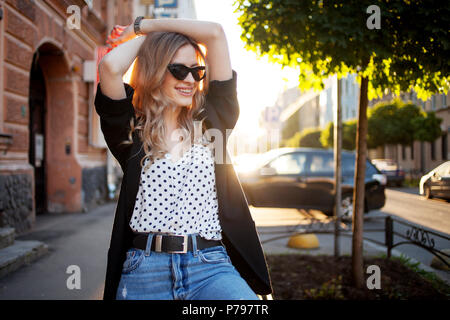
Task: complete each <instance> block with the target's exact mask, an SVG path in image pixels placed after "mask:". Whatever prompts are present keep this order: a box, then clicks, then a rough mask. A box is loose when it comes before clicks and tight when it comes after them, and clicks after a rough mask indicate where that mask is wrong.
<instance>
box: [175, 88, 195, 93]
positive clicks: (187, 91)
mask: <svg viewBox="0 0 450 320" xmlns="http://www.w3.org/2000/svg"><path fill="white" fill-rule="evenodd" d="M177 90H178V91H181V92H183V93H191V92H192V90H189V89H177Z"/></svg>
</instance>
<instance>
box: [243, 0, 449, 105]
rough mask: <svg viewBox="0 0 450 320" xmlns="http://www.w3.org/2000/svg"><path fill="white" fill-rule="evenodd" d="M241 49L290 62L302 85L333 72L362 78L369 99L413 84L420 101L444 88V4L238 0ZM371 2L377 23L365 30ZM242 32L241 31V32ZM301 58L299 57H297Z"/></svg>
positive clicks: (446, 20) (317, 81) (316, 83)
mask: <svg viewBox="0 0 450 320" xmlns="http://www.w3.org/2000/svg"><path fill="white" fill-rule="evenodd" d="M235 5H236V6H237V11H239V12H242V15H241V16H240V18H239V24H240V26H241V27H242V29H243V30H242V37H241V38H242V40H243V41H245V42H246V43H247V44H248V46H247V48H248V49H250V50H253V51H255V52H257V53H258V54H261V55H268V56H269V60H270V61H273V62H277V63H281V64H282V65H285V66H291V67H293V66H298V67H300V70H299V73H300V74H299V80H300V87H301V88H302V89H305V90H306V89H310V88H316V89H321V88H323V86H322V85H321V84H320V83H322V82H323V80H324V79H326V78H328V77H329V76H330V75H333V74H336V73H338V74H341V75H345V74H346V73H348V72H357V73H358V76H359V77H361V76H362V75H366V76H367V77H368V78H369V80H370V83H369V92H368V96H369V99H373V98H376V97H380V96H381V95H382V94H383V92H384V90H386V89H389V90H390V91H391V92H394V93H397V94H398V93H400V92H401V91H405V92H406V91H409V90H411V89H414V90H415V91H416V92H417V93H418V96H419V98H421V99H423V100H426V99H427V98H428V97H430V96H431V95H432V94H433V93H436V92H440V93H444V92H445V93H446V92H448V90H449V89H450V72H449V71H450V61H449V60H448V58H447V57H449V56H450V31H449V28H448V26H449V25H450V6H447V5H445V3H444V2H442V1H439V0H428V1H419V0H411V1H400V0H394V1H388V0H378V1H376V0H375V1H373V0H371V1H364V0H363V1H361V0H346V1H342V0H341V1H337V0H331V1H312V0H238V1H236V2H235ZM369 5H377V6H378V7H379V8H380V14H381V29H378V30H377V29H372V30H371V29H368V28H367V26H366V20H367V19H368V18H369V14H367V13H366V9H367V7H368V6H369ZM246 35H247V36H246ZM299 60H300V61H301V62H300V61H299Z"/></svg>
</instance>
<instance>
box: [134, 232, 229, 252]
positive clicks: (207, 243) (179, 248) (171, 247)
mask: <svg viewBox="0 0 450 320" xmlns="http://www.w3.org/2000/svg"><path fill="white" fill-rule="evenodd" d="M147 239H148V233H147V234H139V235H136V236H135V237H134V238H133V247H135V248H138V249H142V250H145V249H146V246H147ZM196 240H197V241H196V242H197V249H198V250H202V249H205V248H210V247H215V246H223V243H222V241H220V240H206V239H204V238H202V237H199V236H197V237H196ZM151 250H152V251H156V252H166V253H186V252H188V251H192V239H191V236H188V235H185V236H175V235H163V234H154V235H153V239H152V246H151Z"/></svg>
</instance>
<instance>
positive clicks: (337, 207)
mask: <svg viewBox="0 0 450 320" xmlns="http://www.w3.org/2000/svg"><path fill="white" fill-rule="evenodd" d="M341 81H342V80H341V79H339V78H338V79H337V105H336V112H335V114H334V128H333V129H334V137H333V138H334V144H333V151H334V199H335V201H334V215H335V220H334V221H335V222H334V256H335V257H339V255H340V252H339V251H340V250H339V242H340V241H339V227H340V223H341V201H342V189H341V181H342V178H341V177H342V173H341V167H342V166H341V150H342V104H341Z"/></svg>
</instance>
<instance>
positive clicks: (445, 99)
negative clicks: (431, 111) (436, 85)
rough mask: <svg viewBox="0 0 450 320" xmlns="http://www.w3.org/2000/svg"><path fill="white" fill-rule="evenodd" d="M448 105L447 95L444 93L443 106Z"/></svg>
mask: <svg viewBox="0 0 450 320" xmlns="http://www.w3.org/2000/svg"><path fill="white" fill-rule="evenodd" d="M446 107H447V95H446V94H445V93H444V94H442V108H446Z"/></svg>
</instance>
